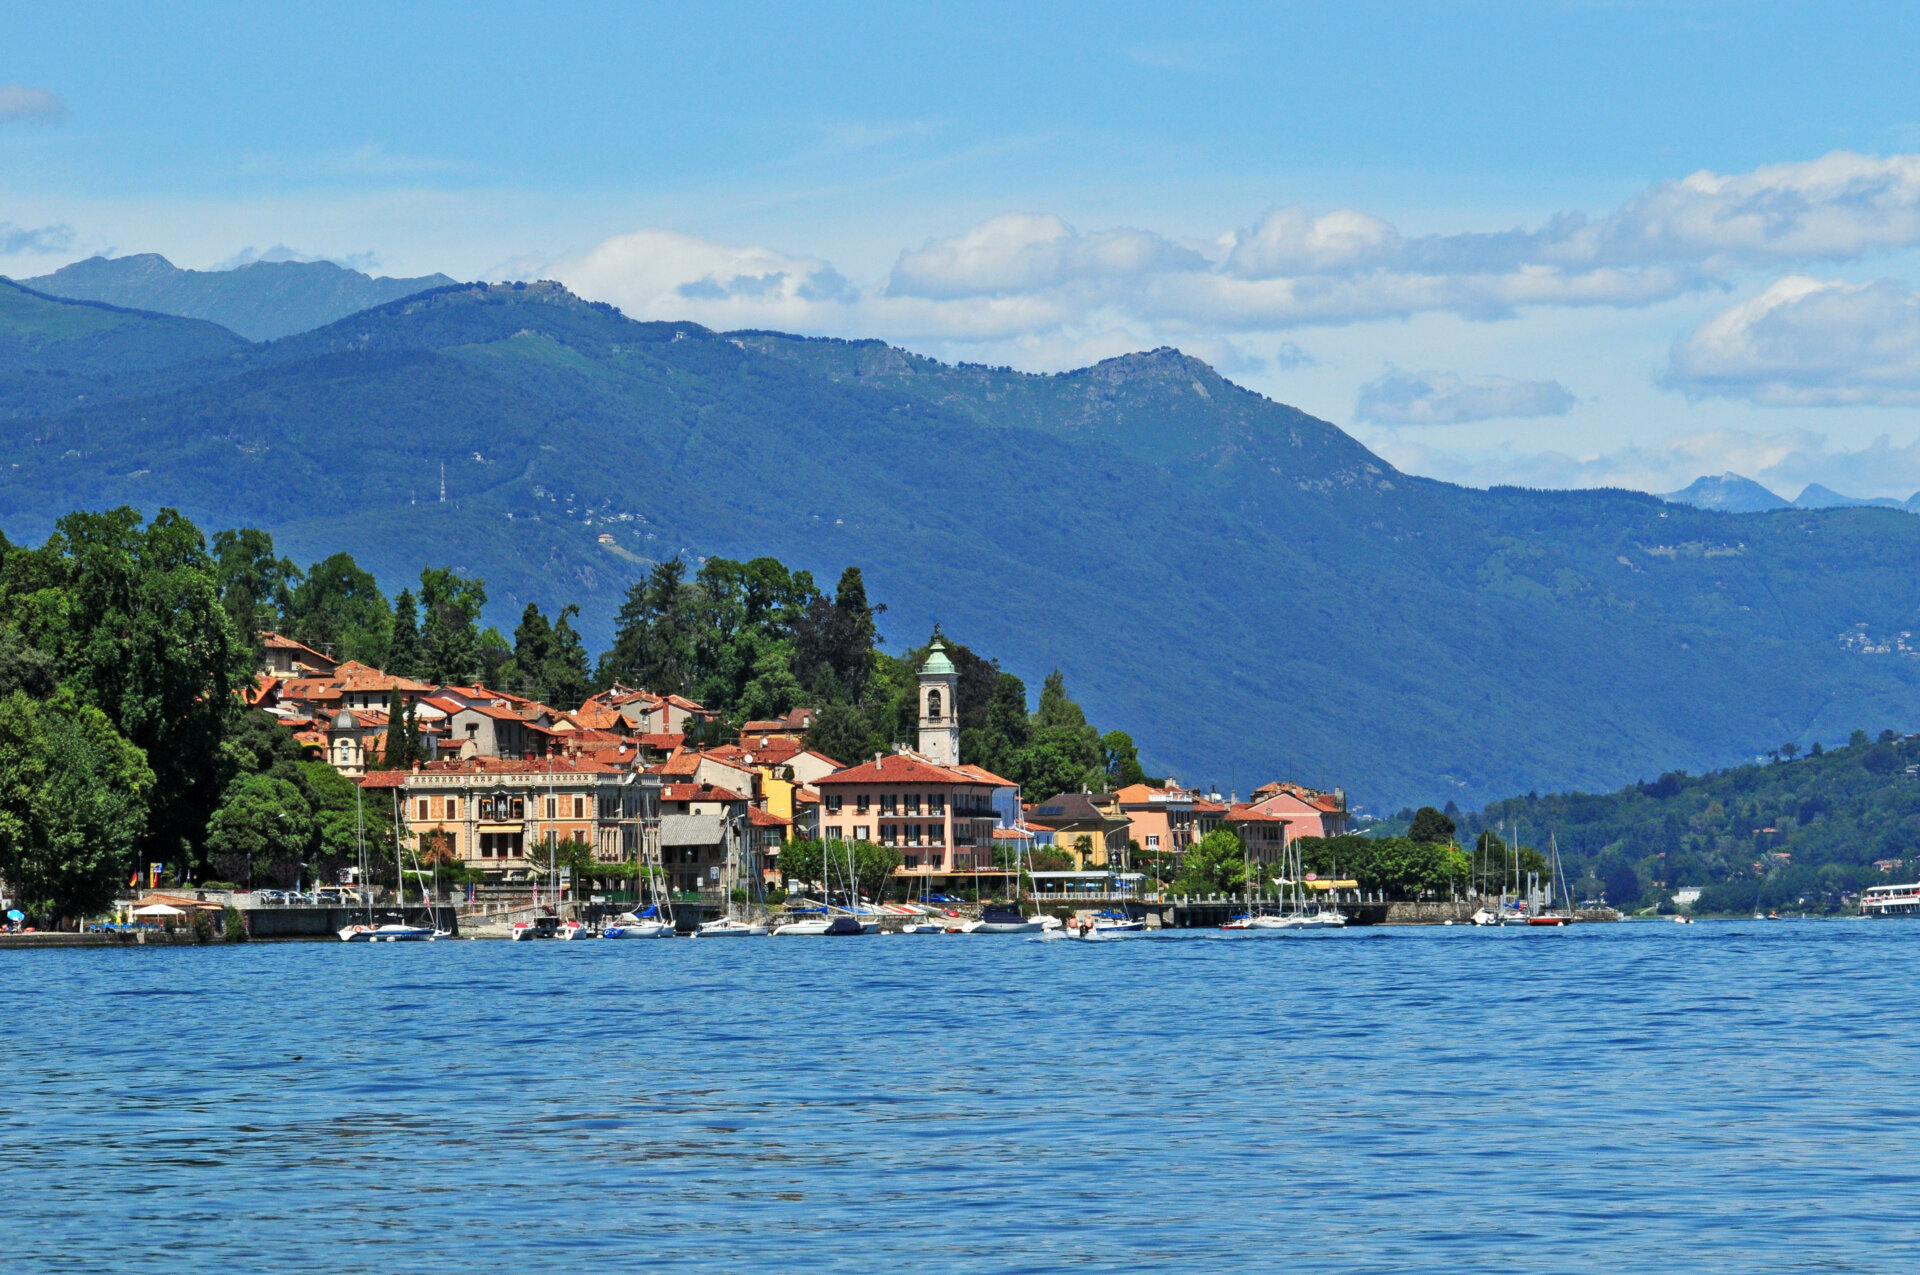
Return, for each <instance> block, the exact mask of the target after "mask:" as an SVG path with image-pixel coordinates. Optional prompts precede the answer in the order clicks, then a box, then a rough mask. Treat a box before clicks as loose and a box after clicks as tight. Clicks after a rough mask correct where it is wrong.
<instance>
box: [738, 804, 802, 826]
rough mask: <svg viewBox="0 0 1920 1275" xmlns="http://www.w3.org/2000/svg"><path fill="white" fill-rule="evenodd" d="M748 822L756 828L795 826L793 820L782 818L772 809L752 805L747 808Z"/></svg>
mask: <svg viewBox="0 0 1920 1275" xmlns="http://www.w3.org/2000/svg"><path fill="white" fill-rule="evenodd" d="M747 822H748V823H750V824H752V825H753V826H754V827H756V828H791V827H793V820H791V819H782V818H781V817H780V816H779V815H776V814H774V813H773V812H772V811H770V810H762V809H760V807H758V806H750V807H748V808H747Z"/></svg>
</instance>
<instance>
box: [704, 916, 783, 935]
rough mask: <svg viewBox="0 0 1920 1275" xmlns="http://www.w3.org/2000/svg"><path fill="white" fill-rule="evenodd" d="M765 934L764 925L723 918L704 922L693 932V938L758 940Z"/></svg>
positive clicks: (728, 917)
mask: <svg viewBox="0 0 1920 1275" xmlns="http://www.w3.org/2000/svg"><path fill="white" fill-rule="evenodd" d="M766 932H767V927H766V926H764V925H760V924H757V923H755V922H753V921H742V920H739V919H737V918H735V917H730V916H723V917H721V918H720V919H719V920H717V921H707V922H705V923H704V924H702V925H701V926H700V928H699V929H697V930H695V931H694V932H693V936H694V937H695V938H699V939H734V938H759V937H763V936H765V934H766Z"/></svg>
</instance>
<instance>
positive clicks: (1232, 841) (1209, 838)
mask: <svg viewBox="0 0 1920 1275" xmlns="http://www.w3.org/2000/svg"><path fill="white" fill-rule="evenodd" d="M1246 859H1247V856H1246V847H1245V846H1244V845H1243V844H1242V843H1241V841H1240V838H1239V837H1237V836H1235V835H1234V834H1233V833H1231V832H1229V831H1228V830H1227V829H1225V828H1215V829H1214V830H1213V831H1212V832H1209V833H1208V834H1207V835H1206V836H1204V837H1202V838H1200V840H1198V841H1196V842H1195V843H1194V844H1193V845H1192V846H1191V847H1190V848H1189V849H1188V850H1187V853H1186V855H1185V857H1184V858H1182V859H1181V860H1180V874H1179V875H1178V876H1177V877H1175V878H1174V881H1173V889H1174V892H1175V893H1176V894H1239V893H1240V892H1242V891H1243V890H1245V889H1246V886H1247V862H1246Z"/></svg>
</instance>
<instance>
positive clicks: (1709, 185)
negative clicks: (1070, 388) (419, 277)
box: [521, 153, 1920, 410]
mask: <svg viewBox="0 0 1920 1275" xmlns="http://www.w3.org/2000/svg"><path fill="white" fill-rule="evenodd" d="M1910 246H1920V156H1915V155H1897V156H1893V157H1891V158H1880V157H1877V156H1866V155H1853V154H1846V153H1835V154H1832V155H1828V156H1825V157H1824V158H1821V159H1818V160H1813V161H1809V162H1806V163H1797V164H1778V165H1772V166H1769V167H1765V168H1759V169H1755V170H1753V171H1751V172H1747V173H1741V174H1734V175H1721V174H1715V173H1710V172H1700V173H1695V174H1693V175H1692V176H1690V177H1687V178H1684V179H1682V180H1679V181H1674V182H1667V183H1663V184H1661V185H1658V186H1654V187H1650V188H1648V189H1647V190H1645V191H1643V192H1642V193H1641V194H1639V195H1637V196H1635V197H1634V198H1633V199H1631V200H1629V201H1627V202H1626V203H1625V204H1623V205H1622V206H1620V207H1619V208H1617V209H1615V210H1613V211H1612V212H1610V213H1607V214H1605V215H1604V216H1600V217H1589V216H1587V215H1585V214H1581V213H1567V214H1562V215H1560V216H1557V217H1554V218H1552V219H1550V220H1549V221H1547V222H1546V223H1545V224H1544V225H1541V226H1538V227H1534V228H1531V229H1512V230H1500V231H1490V232H1475V233H1467V234H1448V235H1424V236H1411V237H1410V236H1407V235H1405V234H1403V233H1402V232H1401V231H1400V230H1399V229H1398V228H1397V227H1395V226H1394V225H1392V224H1391V223H1389V222H1388V221H1385V220H1383V219H1382V218H1380V217H1377V216H1374V215H1372V214H1369V213H1366V212H1363V211H1360V210H1357V209H1335V210H1332V211H1328V212H1321V213H1310V212H1308V211H1307V210H1305V209H1302V208H1298V207H1279V208H1275V209H1273V210H1271V211H1269V212H1268V213H1266V214H1265V215H1264V216H1262V217H1260V218H1259V219H1258V220H1256V221H1255V222H1253V224H1251V225H1244V226H1242V227H1240V228H1238V229H1230V230H1226V231H1223V232H1222V233H1220V234H1219V235H1218V236H1216V237H1215V238H1214V239H1212V240H1203V239H1199V240H1186V239H1182V238H1179V237H1176V236H1173V235H1169V234H1162V233H1159V232H1156V231H1153V230H1150V229H1141V228H1136V227H1124V226H1123V227H1113V228H1108V229H1098V230H1081V229H1079V228H1076V227H1075V226H1073V225H1071V224H1069V223H1068V222H1066V221H1065V220H1063V219H1062V218H1060V217H1057V216H1053V215H1051V214H1046V213H1009V214H1005V215H1001V216H996V217H992V218H989V219H987V220H985V221H982V222H980V223H978V224H976V225H974V226H972V227H970V228H967V229H965V230H962V231H961V232H959V233H957V234H954V235H950V236H945V237H938V238H934V239H930V240H928V241H926V242H925V243H922V244H921V245H919V246H918V247H912V248H907V249H905V250H903V251H901V252H899V254H898V255H897V257H896V258H895V260H894V263H893V265H892V268H891V269H890V270H889V271H888V273H887V275H886V277H885V278H884V280H864V281H861V282H860V283H859V284H858V285H856V284H855V283H854V282H852V281H849V280H847V279H846V278H844V277H842V275H841V274H840V273H839V272H838V271H837V270H836V269H835V268H834V266H833V265H832V264H831V263H829V262H828V261H826V260H824V259H821V258H817V257H808V256H804V255H796V254H791V253H788V252H784V251H779V250H775V249H771V248H767V247H762V246H751V245H750V246H736V245H731V244H724V243H716V242H713V241H711V240H705V239H698V238H695V237H692V236H688V235H683V234H678V233H676V232H672V231H666V230H655V229H648V230H641V231H638V232H636V233H633V234H628V235H620V236H617V237H615V238H612V239H609V240H607V241H605V242H604V243H602V244H600V245H599V246H598V247H595V248H593V249H591V250H590V251H588V252H585V253H581V254H577V255H575V256H572V257H566V258H562V259H559V260H558V261H555V260H553V259H547V260H545V261H532V262H523V263H521V264H522V265H523V266H525V267H527V270H528V272H529V273H545V274H548V275H550V276H552V277H557V278H560V279H563V280H565V281H566V282H568V283H569V284H570V285H571V286H574V287H575V288H576V290H578V291H581V292H583V293H584V294H585V295H588V296H591V297H594V298H595V299H598V300H605V301H611V302H614V303H615V304H617V305H620V306H621V307H622V308H623V309H625V310H627V311H628V312H629V313H632V314H636V315H642V316H646V317H652V318H684V319H693V320H696V321H699V322H702V323H708V324H712V325H715V326H722V327H726V326H745V325H763V326H780V327H785V328H790V329H794V330H798V331H802V332H818V333H826V334H834V335H855V334H857V335H863V336H880V337H883V338H886V339H890V340H896V341H909V340H910V341H917V342H920V343H922V344H923V345H942V346H944V347H946V348H948V349H949V350H950V351H951V352H952V353H954V354H956V355H957V356H959V357H985V358H987V359H988V361H993V360H994V359H996V358H1004V357H1006V355H1007V354H1008V352H1009V351H1010V350H1012V349H1014V348H1022V347H1029V346H1030V347H1033V348H1048V349H1061V348H1070V347H1073V346H1077V345H1079V344H1082V343H1084V342H1088V341H1098V340H1100V339H1101V337H1102V334H1105V333H1111V332H1116V331H1126V332H1132V333H1136V334H1138V335H1139V336H1140V337H1141V338H1142V340H1143V341H1145V342H1147V343H1149V344H1159V343H1176V344H1182V345H1185V344H1189V343H1191V342H1193V341H1195V340H1197V339H1202V338H1212V339H1215V340H1219V341H1235V340H1239V339H1242V338H1247V337H1255V336H1256V335H1257V339H1258V341H1259V342H1260V343H1262V344H1264V343H1265V342H1267V341H1270V340H1272V339H1273V338H1274V337H1276V336H1277V335H1279V334H1280V333H1283V332H1286V331H1288V330H1290V329H1297V328H1301V327H1308V326H1323V327H1331V326H1341V325H1348V324H1355V323H1362V322H1368V321H1373V320H1380V319H1391V318H1409V317H1412V316H1416V315H1423V314H1447V315H1456V316H1462V317H1466V318H1469V319H1493V318H1500V317H1504V316H1508V315H1511V314H1513V313H1515V312H1516V311H1518V310H1521V309H1525V308H1539V307H1553V308H1577V307H1607V308H1614V309H1623V308H1640V307H1647V306H1652V305H1655V304H1658V303H1661V302H1665V301H1670V300H1672V299H1674V298H1677V297H1683V296H1686V295H1688V294H1691V293H1695V292H1698V291H1700V290H1702V289H1709V288H1724V287H1731V286H1734V285H1735V284H1737V283H1739V282H1741V281H1742V280H1743V279H1745V278H1746V277H1748V276H1750V274H1751V272H1752V271H1753V270H1754V269H1756V268H1764V267H1766V266H1768V265H1772V264H1776V263H1781V262H1794V261H1803V260H1805V261H1811V260H1821V261H1830V260H1842V259H1849V258H1853V257H1859V256H1863V255H1867V254H1870V253H1874V252H1881V251H1890V250H1894V249H1899V248H1904V247H1910ZM969 350H971V351H973V353H968V351H969ZM1247 357H1251V356H1247ZM1282 362H1283V363H1284V359H1283V360H1282ZM1029 366H1031V365H1029ZM1529 410H1532V409H1529Z"/></svg>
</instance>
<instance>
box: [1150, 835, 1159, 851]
mask: <svg viewBox="0 0 1920 1275" xmlns="http://www.w3.org/2000/svg"><path fill="white" fill-rule="evenodd" d="M1159 848H1160V834H1159V833H1157V832H1149V833H1148V834H1147V849H1149V850H1158V849H1159Z"/></svg>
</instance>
